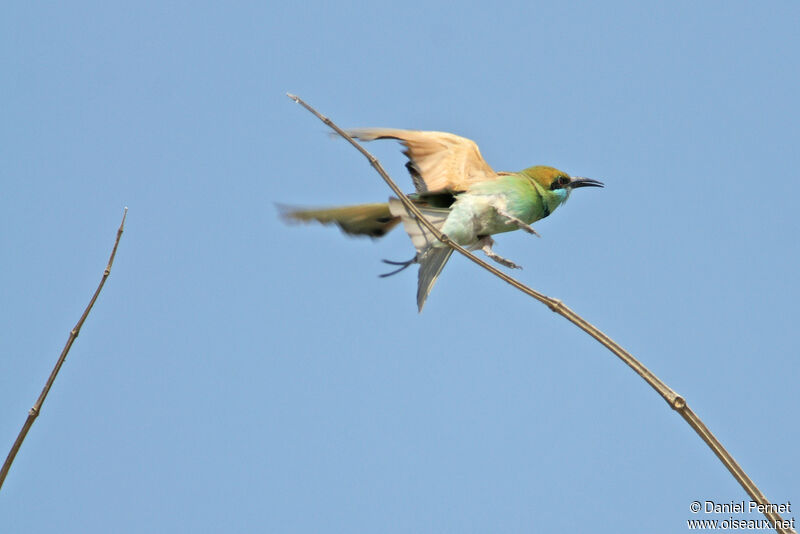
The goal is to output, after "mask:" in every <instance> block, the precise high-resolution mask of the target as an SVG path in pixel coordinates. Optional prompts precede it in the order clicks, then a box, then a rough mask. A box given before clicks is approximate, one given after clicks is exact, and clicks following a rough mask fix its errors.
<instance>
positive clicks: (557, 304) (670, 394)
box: [286, 93, 795, 534]
mask: <svg viewBox="0 0 800 534" xmlns="http://www.w3.org/2000/svg"><path fill="white" fill-rule="evenodd" d="M286 96H288V97H289V98H291V99H292V100H294V101H295V102H297V103H298V104H300V105H301V106H303V107H304V108H306V109H307V110H308V111H310V112H311V113H313V114H314V115H315V116H316V117H317V118H318V119H319V120H321V121H322V122H324V123H325V124H326V125H327V126H329V127H330V128H332V129H333V130H334V131H335V132H336V133H337V134H339V135H340V136H342V137H343V138H345V139H346V140H347V141H348V142H349V143H350V144H351V145H353V146H354V147H355V148H356V150H358V151H359V152H361V154H363V155H364V157H365V158H367V160H368V161H369V163H370V165H372V167H373V168H374V169H375V170H376V171H377V172H378V174H380V176H381V178H383V180H384V182H386V184H387V185H388V186H389V188H390V189H391V190H392V191H394V193H395V195H397V198H399V199H400V201H401V202H402V203H403V205H404V206H405V208H406V210H408V212H409V213H411V214H412V215H414V217H416V218H417V220H418V221H419V222H420V223H421V224H422V225H423V226H425V228H427V229H428V230H430V232H431V233H432V234H433V235H434V236H435V237H436V239H438V240H439V241H441V242H442V243H444V244H445V245H448V246H450V247H451V248H453V249H454V250H455V251H457V252H458V253H460V254H461V255H463V256H465V257H466V258H467V259H468V260H470V261H472V262H473V263H476V264H478V265H479V266H481V267H483V268H484V269H486V270H487V271H489V272H490V273H492V274H493V275H495V276H497V277H498V278H500V279H501V280H503V281H504V282H506V283H508V284H510V285H512V286H514V287H515V288H517V289H518V290H520V291H522V292H523V293H525V294H526V295H528V296H529V297H532V298H534V299H536V300H538V301H539V302H541V303H542V304H545V305H546V306H547V307H548V308H550V310H552V311H553V312H555V313H557V314H559V315H561V316H562V317H564V318H565V319H566V320H568V321H569V322H571V323H572V324H574V325H575V326H577V327H578V328H580V329H581V330H583V331H584V332H586V333H587V334H589V335H590V336H592V337H593V338H595V339H596V340H597V341H598V342H599V343H600V344H601V345H603V346H604V347H605V348H607V349H608V350H610V351H611V352H612V353H614V354H615V355H616V356H617V357H618V358H619V359H620V360H622V361H623V362H624V363H625V364H626V365H627V366H628V367H630V368H631V369H633V371H634V372H635V373H636V374H637V375H639V376H640V377H641V378H642V379H643V380H644V381H645V382H647V384H648V385H649V386H650V387H652V388H653V389H654V390H655V391H656V393H658V394H659V395H661V397H662V398H663V399H664V400H665V401H666V402H667V404H669V406H670V407H671V408H672V409H673V410H675V411H677V412H678V413H679V414H680V415H681V417H683V418H684V420H685V421H686V422H687V423H688V424H689V426H691V427H692V428H693V429H694V431H695V432H696V433H697V435H698V436H700V438H701V439H702V440H703V441H705V442H706V444H707V445H708V446H709V448H710V449H711V450H712V451H713V452H714V454H715V455H716V456H717V458H719V460H720V461H721V462H722V464H723V465H724V466H725V467H726V468H727V469H728V471H730V473H731V475H733V478H735V479H736V481H737V482H738V483H739V484H740V485H741V486H742V488H744V490H745V491H746V492H747V494H748V495H750V497H751V498H752V499H753V501H755V502H756V503H758V504H760V505H768V504H769V501H768V500H767V498H766V497H765V496H764V494H763V493H762V492H761V490H759V489H758V486H756V484H755V483H754V482H753V481H752V480H751V479H750V477H748V476H747V473H745V471H744V469H742V467H741V466H740V465H739V464H738V463H737V462H736V460H734V458H733V456H731V454H730V453H729V452H728V451H727V450H726V449H725V447H723V445H722V443H720V441H719V440H718V439H717V438H716V437H715V436H714V434H712V433H711V431H710V430H709V429H708V427H706V425H705V424H703V422H702V421H701V420H700V418H699V417H698V416H697V415H696V414H695V413H694V412H693V411H692V410H691V409H690V408H689V405H688V404H687V403H686V400H685V399H684V398H683V397H682V396H680V395H678V394H677V393H676V392H675V391H674V390H673V389H672V388H670V387H669V386H668V385H666V384H665V383H664V382H663V381H662V380H661V379H659V378H658V377H657V376H656V375H655V374H653V372H652V371H650V369H648V368H647V367H646V366H645V365H644V364H642V363H641V362H640V361H639V360H637V359H636V358H634V357H633V355H632V354H631V353H629V352H628V351H626V350H625V349H623V348H622V347H621V346H620V345H619V344H618V343H617V342H616V341H614V340H613V339H611V338H610V337H608V336H607V335H606V334H604V333H603V332H602V331H601V330H600V329H599V328H597V327H596V326H594V325H593V324H591V323H589V322H588V321H587V320H586V319H584V318H583V317H581V316H580V315H578V314H577V313H575V312H574V311H572V310H571V309H570V308H569V307H567V306H566V305H565V304H564V303H563V302H561V301H560V300H558V299H555V298H552V297H548V296H547V295H544V294H542V293H540V292H538V291H536V290H535V289H532V288H530V287H528V286H526V285H525V284H523V283H522V282H520V281H519V280H517V279H516V278H513V277H511V276H509V275H507V274H506V273H504V272H503V271H501V270H499V269H497V268H496V267H494V266H492V265H489V264H488V263H486V262H485V261H483V260H481V259H480V258H478V257H477V256H475V255H473V254H471V253H470V252H468V251H467V250H466V249H464V248H463V247H461V246H459V245H458V244H456V243H454V242H453V241H452V240H450V239H449V238H448V237H447V236H446V235H445V234H443V233H442V232H440V231H439V230H438V229H437V228H436V227H435V226H434V225H433V224H431V222H430V221H428V220H427V219H426V218H425V216H424V215H422V213H421V212H420V211H419V210H418V209H417V207H416V206H415V205H414V204H413V203H412V202H411V201H410V200H408V198H407V197H406V195H405V194H404V193H403V191H401V190H400V188H399V187H398V186H397V184H395V183H394V181H393V180H392V179H391V178H390V177H389V175H388V174H387V172H386V171H385V170H384V169H383V167H382V166H381V164H380V162H378V160H377V159H376V158H375V156H373V155H372V154H370V153H369V152H368V151H367V150H366V149H365V148H364V147H363V146H361V144H359V143H358V142H356V141H355V140H354V139H353V138H352V137H350V136H349V135H347V132H345V131H344V130H342V129H341V128H339V127H338V126H337V125H336V124H334V122H333V121H332V120H330V119H329V118H328V117H325V116H324V115H322V114H320V113H319V112H318V111H317V110H316V109H314V108H313V107H311V106H310V105H308V104H307V103H305V102H304V101H303V100H302V99H301V98H300V97H298V96H296V95H293V94H290V93H287V94H286ZM772 508H773V507H771V506H764V507H763V509H764V510H767V511H765V512H764V515H765V516H766V517H767V519H769V521H770V523H771V524H772V526H773V527H774V528H775V530H776V531H777V532H780V533H786V534H789V533H794V532H795V531H794V530H792V529H791V528H790V527H789V524H790V522H789V521H788V520H787V521H785V520H783V519H782V518H781V516H780V515H779V514H778V513H776V512H774V511H772V510H771V509H772Z"/></svg>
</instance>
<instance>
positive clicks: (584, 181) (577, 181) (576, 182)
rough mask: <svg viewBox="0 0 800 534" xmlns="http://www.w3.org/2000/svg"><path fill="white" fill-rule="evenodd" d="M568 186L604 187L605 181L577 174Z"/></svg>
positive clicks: (571, 187)
mask: <svg viewBox="0 0 800 534" xmlns="http://www.w3.org/2000/svg"><path fill="white" fill-rule="evenodd" d="M567 187H569V188H570V189H577V188H579V187H603V182H598V181H597V180H592V179H591V178H581V177H580V176H576V177H575V178H573V179H572V181H571V182H570V183H569V184H567Z"/></svg>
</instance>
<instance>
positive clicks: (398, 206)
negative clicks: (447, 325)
mask: <svg viewBox="0 0 800 534" xmlns="http://www.w3.org/2000/svg"><path fill="white" fill-rule="evenodd" d="M418 207H419V210H420V211H421V212H422V214H423V215H424V216H425V217H426V218H427V219H428V220H429V221H430V222H431V223H433V225H434V226H435V227H436V228H438V229H441V228H442V225H444V222H445V220H447V216H448V214H449V213H450V210H449V209H445V208H426V207H422V206H418ZM389 211H390V212H391V214H392V215H393V216H395V217H399V218H400V219H401V220H402V221H403V227H404V228H405V230H406V233H407V234H408V236H409V237H410V238H411V242H412V243H413V244H414V247H415V248H416V249H417V257H416V261H417V263H419V275H418V282H417V306H418V307H419V311H422V307H423V306H425V299H427V298H428V294H429V293H430V292H431V289H433V284H435V283H436V279H437V278H439V274H441V272H442V269H444V265H445V264H446V263H447V260H449V259H450V255H451V254H452V253H453V249H452V248H450V247H448V246H436V244H437V243H439V240H438V239H436V237H435V236H434V235H433V234H432V233H431V231H430V230H428V229H427V228H426V227H425V226H423V225H422V223H420V222H419V221H418V220H417V219H416V217H414V216H413V215H411V214H409V213H408V212H407V211H406V208H405V206H403V203H402V202H400V201H399V200H398V199H396V198H392V199H389ZM440 245H441V244H440Z"/></svg>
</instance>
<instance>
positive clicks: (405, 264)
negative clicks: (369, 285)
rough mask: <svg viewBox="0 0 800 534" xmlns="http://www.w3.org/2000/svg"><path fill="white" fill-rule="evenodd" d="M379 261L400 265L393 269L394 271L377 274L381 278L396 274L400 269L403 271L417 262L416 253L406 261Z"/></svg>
mask: <svg viewBox="0 0 800 534" xmlns="http://www.w3.org/2000/svg"><path fill="white" fill-rule="evenodd" d="M381 261H382V262H383V263H386V264H387V265H399V266H400V267H399V268H398V269H395V270H394V271H392V272H390V273H383V274H379V275H378V276H380V277H381V278H386V277H387V276H392V275H393V274H397V273H399V272H400V271H403V270H405V269H407V268H409V267H411V266H412V265H413V264H415V263H417V262H418V258H417V255H416V254H415V255H414V257H413V258H411V259H410V260H408V261H391V260H381Z"/></svg>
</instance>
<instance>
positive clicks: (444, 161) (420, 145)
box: [347, 128, 497, 192]
mask: <svg viewBox="0 0 800 534" xmlns="http://www.w3.org/2000/svg"><path fill="white" fill-rule="evenodd" d="M347 134H348V135H350V136H352V137H355V138H356V139H361V140H362V141H373V140H375V139H397V140H398V141H400V142H401V143H403V145H404V146H405V147H406V150H405V151H404V152H403V153H404V154H405V155H406V156H408V159H409V162H408V163H407V164H406V167H407V168H408V171H409V172H410V173H411V177H412V179H413V180H414V186H415V187H416V189H417V191H418V192H425V191H441V190H449V191H453V192H459V191H466V190H467V189H468V188H469V186H470V185H472V184H474V183H476V182H483V181H486V180H494V179H495V178H497V173H496V172H495V171H494V170H492V168H491V167H490V166H489V164H488V163H486V161H484V159H483V157H482V156H481V152H480V150H478V145H476V144H475V142H474V141H472V140H470V139H467V138H465V137H460V136H458V135H454V134H451V133H445V132H423V131H419V130H397V129H393V128H356V129H353V130H347Z"/></svg>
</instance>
